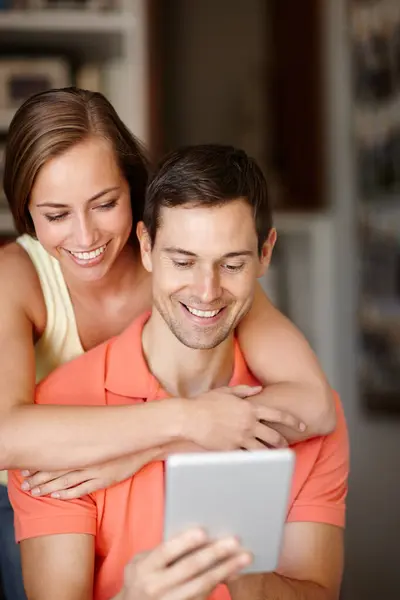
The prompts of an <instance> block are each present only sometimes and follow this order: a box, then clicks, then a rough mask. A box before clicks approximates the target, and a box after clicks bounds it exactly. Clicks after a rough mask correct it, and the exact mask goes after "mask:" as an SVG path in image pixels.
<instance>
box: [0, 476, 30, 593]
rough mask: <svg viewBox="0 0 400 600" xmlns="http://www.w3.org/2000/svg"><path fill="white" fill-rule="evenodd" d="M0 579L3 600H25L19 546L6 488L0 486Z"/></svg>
mask: <svg viewBox="0 0 400 600" xmlns="http://www.w3.org/2000/svg"><path fill="white" fill-rule="evenodd" d="M0 577H1V586H2V589H3V594H4V598H5V600H26V596H25V591H24V585H23V583H22V571H21V559H20V552H19V546H18V544H17V543H16V542H15V538H14V514H13V510H12V508H11V504H10V501H9V499H8V493H7V488H6V486H5V485H1V484H0Z"/></svg>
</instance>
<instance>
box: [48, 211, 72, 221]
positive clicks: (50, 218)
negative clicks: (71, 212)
mask: <svg viewBox="0 0 400 600" xmlns="http://www.w3.org/2000/svg"><path fill="white" fill-rule="evenodd" d="M67 214H68V213H61V214H59V215H45V217H46V219H47V220H48V221H50V223H53V222H54V221H61V219H64V218H65V217H66V216H67Z"/></svg>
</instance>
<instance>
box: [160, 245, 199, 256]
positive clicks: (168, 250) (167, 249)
mask: <svg viewBox="0 0 400 600" xmlns="http://www.w3.org/2000/svg"><path fill="white" fill-rule="evenodd" d="M162 251H163V252H166V253H167V254H183V255H184V256H192V257H195V256H197V254H195V253H194V252H190V251H189V250H184V249H183V248H178V247H175V246H167V247H165V248H163V249H162Z"/></svg>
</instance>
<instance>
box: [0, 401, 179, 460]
mask: <svg viewBox="0 0 400 600" xmlns="http://www.w3.org/2000/svg"><path fill="white" fill-rule="evenodd" d="M186 416H187V413H186V410H185V408H184V401H182V400H180V399H167V400H162V401H153V402H149V403H146V404H139V405H135V406H98V407H97V406H94V407H92V406H90V407H85V406H80V407H71V406H49V405H46V406H44V405H37V404H36V405H22V406H16V407H15V408H14V409H12V410H10V411H8V412H7V414H3V415H2V420H1V424H0V469H32V470H46V471H47V470H54V471H56V470H62V469H78V468H83V467H88V466H92V465H97V464H100V463H103V462H106V461H109V460H113V459H115V458H118V457H120V456H124V455H127V454H130V453H134V452H139V451H141V450H147V449H149V448H154V447H156V446H160V445H163V444H169V443H171V442H175V441H180V440H183V439H186V438H185V435H186V430H185V425H186Z"/></svg>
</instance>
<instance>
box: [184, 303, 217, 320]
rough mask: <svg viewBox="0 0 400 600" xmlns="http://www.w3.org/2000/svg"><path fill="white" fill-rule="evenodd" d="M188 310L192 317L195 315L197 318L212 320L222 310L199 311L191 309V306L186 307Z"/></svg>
mask: <svg viewBox="0 0 400 600" xmlns="http://www.w3.org/2000/svg"><path fill="white" fill-rule="evenodd" d="M186 308H187V309H188V311H189V312H190V313H192V315H195V316H196V317H203V318H208V319H209V318H211V317H215V315H217V314H218V313H219V311H220V310H221V309H218V310H197V309H196V308H190V306H187V307H186Z"/></svg>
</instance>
